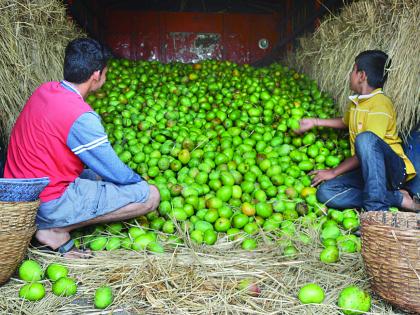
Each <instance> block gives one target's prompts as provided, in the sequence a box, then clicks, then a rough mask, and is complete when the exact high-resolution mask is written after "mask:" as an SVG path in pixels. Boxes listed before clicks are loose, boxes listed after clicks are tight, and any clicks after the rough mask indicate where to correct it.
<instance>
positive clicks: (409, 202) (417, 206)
mask: <svg viewBox="0 0 420 315" xmlns="http://www.w3.org/2000/svg"><path fill="white" fill-rule="evenodd" d="M400 193H401V194H402V195H403V200H402V202H401V208H403V209H404V210H407V211H411V212H417V211H420V201H419V200H418V199H413V198H411V196H410V194H409V193H408V192H407V191H406V190H404V189H401V190H400Z"/></svg>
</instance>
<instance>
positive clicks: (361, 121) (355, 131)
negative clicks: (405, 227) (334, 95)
mask: <svg viewBox="0 0 420 315" xmlns="http://www.w3.org/2000/svg"><path fill="white" fill-rule="evenodd" d="M389 62H390V61H389V60H388V56H387V55H386V54H385V53H384V52H382V51H378V50H368V51H364V52H362V53H360V54H359V55H358V56H357V57H356V59H355V64H354V66H353V71H352V72H351V74H350V89H351V90H352V91H354V92H355V93H356V95H354V96H351V97H350V101H351V102H350V104H349V106H348V110H347V112H346V114H345V115H344V117H343V118H334V119H317V118H308V119H302V120H301V121H300V129H299V130H297V132H298V133H302V132H305V131H307V130H309V129H311V128H313V127H315V126H317V127H331V128H337V129H348V130H349V133H350V144H351V152H352V154H353V156H352V157H350V158H348V159H346V160H344V161H343V162H342V163H341V164H340V165H338V166H337V167H335V168H333V169H329V170H316V171H313V172H312V175H315V176H314V178H313V180H312V185H313V186H317V185H318V184H320V183H322V184H321V185H320V187H319V188H318V191H317V198H318V200H319V201H320V202H322V203H325V204H326V205H327V206H329V207H332V208H337V209H345V208H363V209H365V210H367V211H372V210H381V211H386V210H388V209H389V208H390V207H399V208H402V209H406V210H409V211H417V210H420V204H419V203H418V202H417V199H413V198H412V197H411V196H410V194H409V193H408V192H407V190H405V189H404V187H405V185H406V184H407V183H409V182H410V181H411V180H413V178H414V177H415V176H416V172H415V169H414V166H413V164H412V163H411V161H410V160H409V159H408V158H407V156H406V155H405V154H404V151H403V149H402V146H401V143H402V141H401V139H400V137H399V136H398V133H397V123H396V122H397V119H396V113H395V110H394V106H393V104H392V101H391V100H390V99H389V98H388V97H387V96H385V95H384V93H383V91H382V87H383V85H384V83H385V81H386V79H387V71H386V68H387V67H386V64H387V63H388V64H389ZM388 67H389V66H388Z"/></svg>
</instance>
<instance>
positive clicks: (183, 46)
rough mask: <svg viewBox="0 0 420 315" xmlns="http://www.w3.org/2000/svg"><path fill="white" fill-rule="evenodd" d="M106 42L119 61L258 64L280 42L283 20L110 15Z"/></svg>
mask: <svg viewBox="0 0 420 315" xmlns="http://www.w3.org/2000/svg"><path fill="white" fill-rule="evenodd" d="M105 21H106V25H105V27H106V30H105V41H106V43H107V44H108V45H109V46H110V47H111V48H112V49H113V52H114V53H115V55H117V56H118V57H123V58H128V59H132V60H138V59H143V60H159V61H162V62H171V61H182V62H197V61H199V60H203V59H210V58H211V59H220V60H231V61H234V62H237V63H241V64H242V63H252V62H254V61H257V60H259V59H261V58H262V57H263V56H265V55H266V54H268V53H269V52H270V51H271V49H272V47H273V45H274V44H275V41H277V40H278V37H279V35H278V31H277V29H276V27H277V25H278V15H275V14H243V13H241V14H236V13H195V12H182V13H176V12H151V11H148V12H139V11H137V12H136V11H128V10H127V11H124V10H119V11H115V10H113V11H110V12H107V13H106V19H105Z"/></svg>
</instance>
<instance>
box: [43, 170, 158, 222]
mask: <svg viewBox="0 0 420 315" xmlns="http://www.w3.org/2000/svg"><path fill="white" fill-rule="evenodd" d="M149 194H150V188H149V184H148V183H147V182H146V181H142V182H140V183H136V184H131V185H117V184H114V183H110V182H105V181H101V180H92V179H85V178H80V177H79V178H77V179H76V180H75V181H74V182H73V183H71V184H70V185H69V186H68V187H67V189H66V191H65V192H64V194H63V195H62V196H61V197H60V198H58V199H54V200H51V201H48V202H44V203H41V205H40V207H39V209H38V213H37V216H36V224H37V228H38V229H40V230H43V229H50V228H54V227H64V226H69V225H73V224H76V223H80V222H85V221H88V220H91V219H94V218H96V217H99V216H101V215H104V214H107V213H109V212H112V211H115V210H117V209H119V208H121V207H124V206H126V205H128V204H130V203H144V202H146V201H147V199H148V198H149Z"/></svg>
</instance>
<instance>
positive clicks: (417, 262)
mask: <svg viewBox="0 0 420 315" xmlns="http://www.w3.org/2000/svg"><path fill="white" fill-rule="evenodd" d="M361 224H362V244H363V246H362V256H363V260H364V263H365V267H366V271H367V273H368V275H369V276H370V278H371V280H370V282H371V286H372V290H373V291H374V292H375V293H377V294H378V295H379V296H380V297H382V298H383V299H384V300H387V301H388V302H390V303H391V304H394V305H395V306H397V307H399V308H401V309H403V310H406V311H409V312H416V313H420V214H415V213H408V212H397V213H391V212H382V211H372V212H365V213H363V214H362V215H361Z"/></svg>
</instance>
